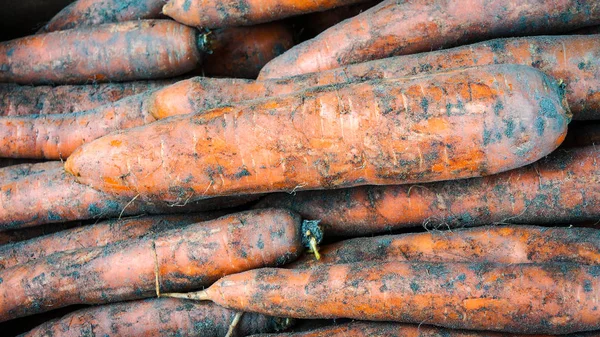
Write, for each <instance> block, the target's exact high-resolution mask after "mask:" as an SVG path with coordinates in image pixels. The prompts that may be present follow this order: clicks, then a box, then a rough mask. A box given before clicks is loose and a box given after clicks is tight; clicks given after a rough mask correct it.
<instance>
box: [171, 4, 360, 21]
mask: <svg viewBox="0 0 600 337" xmlns="http://www.w3.org/2000/svg"><path fill="white" fill-rule="evenodd" d="M364 1H366V0H327V1H324V0H317V1H305V0H302V1H298V0H278V1H276V0H244V1H236V0H169V1H168V2H167V4H166V5H165V6H164V7H163V13H164V14H165V15H168V16H170V17H172V18H173V19H175V20H176V21H179V22H181V23H183V24H186V25H189V26H198V27H203V28H223V27H235V26H249V25H254V24H257V23H263V22H268V21H275V20H279V19H283V18H286V17H289V16H294V15H300V14H304V13H311V12H319V11H324V10H327V9H331V8H335V7H338V6H344V5H349V4H352V3H357V2H364Z"/></svg>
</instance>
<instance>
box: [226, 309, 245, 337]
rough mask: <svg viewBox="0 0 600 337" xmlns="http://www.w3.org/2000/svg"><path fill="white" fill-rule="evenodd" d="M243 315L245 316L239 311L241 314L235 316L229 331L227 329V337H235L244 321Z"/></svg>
mask: <svg viewBox="0 0 600 337" xmlns="http://www.w3.org/2000/svg"><path fill="white" fill-rule="evenodd" d="M243 315H244V312H243V311H239V312H236V313H235V316H233V321H231V324H230V325H229V329H227V334H226V335H225V337H231V336H233V333H234V331H235V328H236V327H237V326H238V324H239V323H240V320H241V319H242V316H243Z"/></svg>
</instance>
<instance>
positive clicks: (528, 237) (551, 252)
mask: <svg viewBox="0 0 600 337" xmlns="http://www.w3.org/2000/svg"><path fill="white" fill-rule="evenodd" d="M319 252H320V254H321V259H320V260H315V258H314V257H313V256H310V255H305V256H303V257H301V258H299V259H298V260H296V261H294V262H292V263H291V264H289V265H287V267H288V268H294V269H300V268H312V267H315V266H318V265H321V264H347V263H357V262H392V261H398V262H494V263H506V264H516V263H551V262H569V263H577V264H582V265H584V264H585V265H596V264H600V231H599V230H596V229H591V228H577V227H574V228H561V227H557V228H545V227H535V226H522V225H521V226H485V227H478V228H469V229H458V230H453V231H432V232H425V233H410V234H401V235H383V236H375V237H362V238H355V239H349V240H344V241H340V242H337V243H333V244H330V245H326V246H321V247H320V248H319Z"/></svg>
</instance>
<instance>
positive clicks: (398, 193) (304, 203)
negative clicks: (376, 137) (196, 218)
mask: <svg viewBox="0 0 600 337" xmlns="http://www.w3.org/2000/svg"><path fill="white" fill-rule="evenodd" d="M598 177H600V148H595V147H593V146H589V147H584V148H574V149H569V150H568V151H566V150H559V151H556V152H555V153H552V154H551V155H549V156H548V157H547V158H545V159H542V160H540V161H539V162H538V163H535V164H532V165H530V166H528V167H524V168H520V169H517V170H513V171H510V172H506V173H503V174H498V175H495V176H490V177H485V178H476V179H470V180H463V181H449V182H443V183H432V184H423V185H404V186H365V187H357V188H350V189H344V190H336V191H310V192H299V193H297V194H295V195H286V194H274V195H270V196H267V197H265V198H264V199H263V200H261V202H260V203H259V204H258V205H256V207H257V208H261V207H283V208H289V209H291V210H294V211H295V212H298V213H299V214H300V215H302V216H303V217H304V218H306V219H320V220H321V223H320V225H322V226H323V228H324V229H325V230H326V231H327V233H328V234H331V235H342V236H359V235H365V234H369V233H380V232H386V231H390V230H395V229H400V228H407V227H415V226H424V227H426V228H454V227H463V226H473V225H483V224H492V223H508V224H509V223H537V224H549V223H573V222H577V221H586V220H592V221H597V220H598V219H599V218H600V191H599V190H598V189H596V188H594V186H597V184H598Z"/></svg>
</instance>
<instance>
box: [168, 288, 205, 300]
mask: <svg viewBox="0 0 600 337" xmlns="http://www.w3.org/2000/svg"><path fill="white" fill-rule="evenodd" d="M161 297H171V298H182V299H186V300H194V301H210V297H209V296H208V293H207V292H206V291H205V290H200V291H195V292H191V293H164V294H161Z"/></svg>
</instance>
